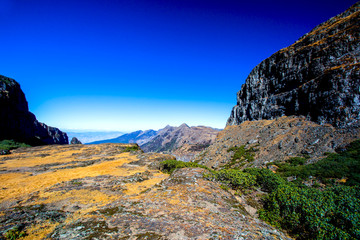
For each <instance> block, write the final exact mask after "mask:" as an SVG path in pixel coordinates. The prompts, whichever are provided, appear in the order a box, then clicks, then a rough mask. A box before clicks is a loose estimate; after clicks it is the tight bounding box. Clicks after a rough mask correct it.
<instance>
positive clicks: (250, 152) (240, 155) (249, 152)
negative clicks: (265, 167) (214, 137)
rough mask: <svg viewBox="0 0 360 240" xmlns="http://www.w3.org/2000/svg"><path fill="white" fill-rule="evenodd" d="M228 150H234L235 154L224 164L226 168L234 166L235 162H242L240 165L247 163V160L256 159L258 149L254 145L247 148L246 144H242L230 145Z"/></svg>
mask: <svg viewBox="0 0 360 240" xmlns="http://www.w3.org/2000/svg"><path fill="white" fill-rule="evenodd" d="M227 151H228V152H234V155H233V156H232V158H231V161H230V162H229V163H228V164H226V165H225V166H224V167H225V168H230V167H233V166H234V165H235V164H240V165H239V167H240V166H243V165H245V164H246V162H252V161H254V156H255V151H256V150H255V149H254V148H253V147H251V148H249V149H246V148H245V145H242V146H240V147H230V148H229V149H228V150H227Z"/></svg>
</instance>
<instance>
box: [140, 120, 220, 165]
mask: <svg viewBox="0 0 360 240" xmlns="http://www.w3.org/2000/svg"><path fill="white" fill-rule="evenodd" d="M218 133H219V130H218V129H214V128H211V127H205V126H197V127H189V126H188V125H186V124H185V123H184V124H182V125H180V126H179V127H172V126H166V127H165V128H163V129H161V130H159V131H158V133H157V135H156V136H155V137H154V138H153V139H152V140H151V141H149V142H147V143H146V144H143V145H141V148H142V149H143V150H144V151H145V152H166V153H170V154H172V155H174V156H176V158H177V159H178V160H183V161H190V160H192V159H193V158H194V156H195V155H196V154H198V153H200V152H201V151H202V150H204V149H205V148H207V147H208V146H210V144H211V143H213V141H214V140H215V138H216V135H217V134H218Z"/></svg>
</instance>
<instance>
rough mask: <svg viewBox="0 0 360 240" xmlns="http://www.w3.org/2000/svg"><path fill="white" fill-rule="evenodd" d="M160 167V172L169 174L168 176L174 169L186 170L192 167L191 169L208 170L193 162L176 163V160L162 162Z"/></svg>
mask: <svg viewBox="0 0 360 240" xmlns="http://www.w3.org/2000/svg"><path fill="white" fill-rule="evenodd" d="M160 166H161V170H162V171H163V172H166V173H170V174H171V173H172V172H174V171H175V169H178V168H187V167H193V168H194V167H199V168H204V169H207V170H210V169H209V168H208V167H206V166H203V165H201V164H198V163H195V162H183V161H178V160H173V159H169V160H165V161H162V162H161V163H160Z"/></svg>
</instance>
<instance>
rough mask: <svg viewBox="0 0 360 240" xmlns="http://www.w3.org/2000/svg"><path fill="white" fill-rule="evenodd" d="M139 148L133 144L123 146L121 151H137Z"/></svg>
mask: <svg viewBox="0 0 360 240" xmlns="http://www.w3.org/2000/svg"><path fill="white" fill-rule="evenodd" d="M138 150H141V149H140V147H139V146H138V145H134V146H131V147H125V148H124V150H123V152H134V151H138Z"/></svg>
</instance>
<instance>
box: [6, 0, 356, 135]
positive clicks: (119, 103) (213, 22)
mask: <svg viewBox="0 0 360 240" xmlns="http://www.w3.org/2000/svg"><path fill="white" fill-rule="evenodd" d="M355 2H356V1H351V0H342V1H339V0H336V1H331V0H311V1H308V0H303V1H289V0H286V1H285V0H282V1H280V0H274V1H269V0H266V1H257V0H252V1H241V0H113V1H110V0H101V1H95V0H84V1H76V0H71V1H68V0H44V1H42V0H32V1H29V0H0V26H1V28H0V29H1V35H2V36H1V39H0V49H1V58H0V74H2V75H5V76H8V77H11V78H14V79H15V80H17V81H18V82H19V83H20V85H21V87H22V89H23V91H24V92H25V95H26V97H27V100H28V102H29V108H30V111H32V112H33V113H34V114H35V115H36V116H37V118H38V120H39V121H41V122H45V123H46V124H48V125H50V126H55V127H59V128H60V129H80V130H81V129H87V130H120V131H133V130H140V129H143V130H145V129H150V128H152V129H159V128H163V127H165V126H166V125H167V124H170V125H174V126H178V125H180V124H181V123H184V122H185V123H187V124H188V125H207V126H212V127H217V128H223V127H224V126H225V123H226V120H227V118H228V117H229V115H230V111H231V108H232V107H233V105H235V104H236V92H237V91H239V90H240V88H241V85H242V84H243V83H244V81H245V79H246V77H247V75H248V74H249V72H250V71H251V69H252V68H253V67H255V66H256V65H257V64H259V63H260V62H261V61H262V60H264V59H265V58H267V57H269V56H270V55H271V54H273V53H275V52H276V51H278V50H280V49H281V48H284V47H286V46H288V45H290V44H292V43H294V42H295V41H296V40H297V39H298V38H299V37H301V36H302V35H304V34H305V33H307V32H309V31H310V30H311V29H312V28H313V27H315V26H316V25H318V24H320V23H321V22H323V21H326V20H327V19H328V18H330V17H333V16H335V15H337V14H338V13H341V12H343V11H344V10H346V9H347V8H348V7H350V6H351V5H352V4H354V3H355Z"/></svg>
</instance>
